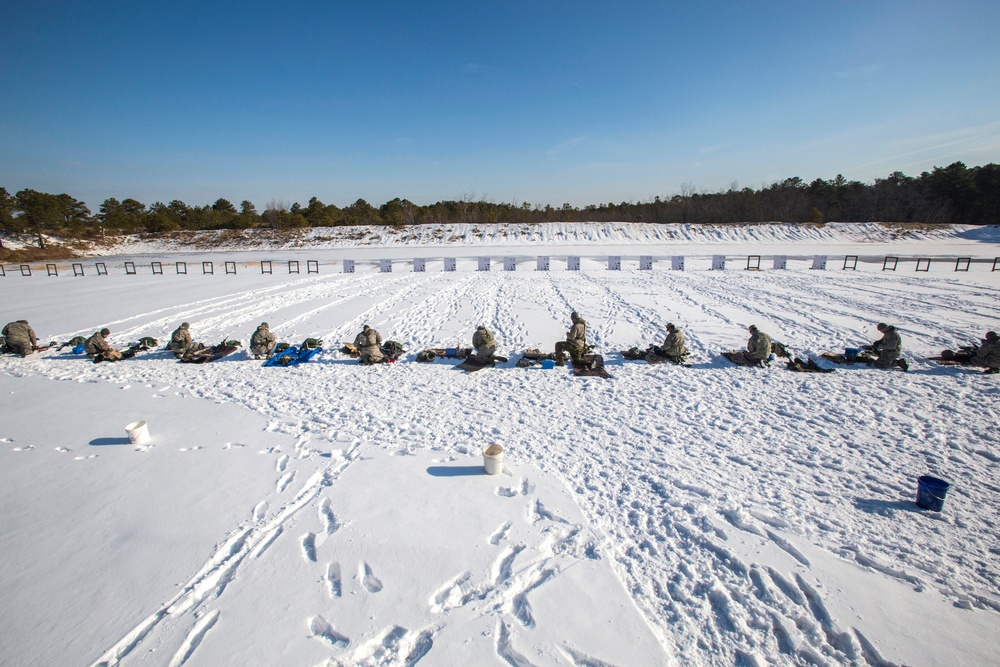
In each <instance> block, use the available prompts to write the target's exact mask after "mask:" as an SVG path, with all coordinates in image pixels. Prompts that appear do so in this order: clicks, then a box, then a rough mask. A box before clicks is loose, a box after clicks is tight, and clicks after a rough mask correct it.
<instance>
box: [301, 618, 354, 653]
mask: <svg viewBox="0 0 1000 667" xmlns="http://www.w3.org/2000/svg"><path fill="white" fill-rule="evenodd" d="M309 632H310V633H312V636H313V637H315V638H316V639H318V640H320V641H321V642H323V643H324V644H327V645H328V646H330V647H331V648H347V647H348V646H350V645H351V640H350V639H348V638H347V637H345V636H344V635H342V634H340V633H339V632H337V631H336V630H334V629H333V626H332V625H330V624H329V623H328V622H327V620H326V619H325V618H323V617H322V616H313V617H312V618H310V619H309Z"/></svg>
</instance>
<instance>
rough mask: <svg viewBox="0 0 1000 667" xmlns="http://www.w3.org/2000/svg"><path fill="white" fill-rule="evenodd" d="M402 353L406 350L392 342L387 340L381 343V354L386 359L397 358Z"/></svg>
mask: <svg viewBox="0 0 1000 667" xmlns="http://www.w3.org/2000/svg"><path fill="white" fill-rule="evenodd" d="M403 352H406V350H404V349H403V346H402V345H400V344H399V343H397V342H396V341H394V340H387V341H385V342H384V343H382V353H383V354H385V355H386V356H388V357H398V356H399V355H401V354H402V353H403Z"/></svg>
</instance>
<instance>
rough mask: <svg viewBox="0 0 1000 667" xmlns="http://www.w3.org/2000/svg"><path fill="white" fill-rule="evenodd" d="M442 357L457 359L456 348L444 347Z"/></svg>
mask: <svg viewBox="0 0 1000 667" xmlns="http://www.w3.org/2000/svg"><path fill="white" fill-rule="evenodd" d="M444 356H446V357H457V356H458V348H457V347H446V348H444Z"/></svg>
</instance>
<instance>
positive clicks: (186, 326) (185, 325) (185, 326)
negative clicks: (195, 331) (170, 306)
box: [181, 322, 191, 329]
mask: <svg viewBox="0 0 1000 667" xmlns="http://www.w3.org/2000/svg"><path fill="white" fill-rule="evenodd" d="M190 327H191V325H190V324H188V323H187V322H184V323H183V324H181V329H188V328H190Z"/></svg>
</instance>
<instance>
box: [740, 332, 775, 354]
mask: <svg viewBox="0 0 1000 667" xmlns="http://www.w3.org/2000/svg"><path fill="white" fill-rule="evenodd" d="M744 356H746V357H747V359H749V360H750V361H755V362H761V361H764V360H765V359H767V358H768V357H770V356H771V337H770V336H768V335H767V334H766V333H764V332H763V331H760V330H758V329H757V327H752V329H751V331H750V339H749V340H748V341H747V351H746V354H745V355H744Z"/></svg>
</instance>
